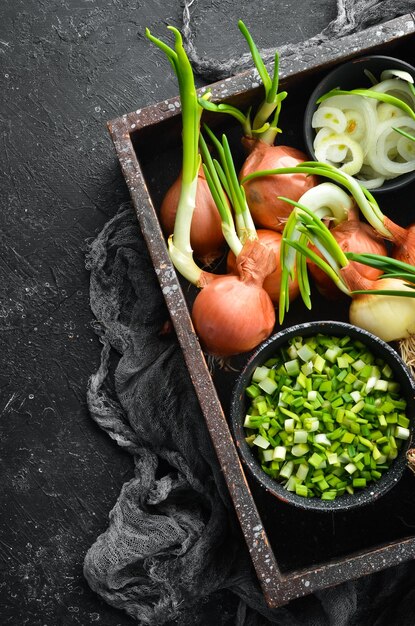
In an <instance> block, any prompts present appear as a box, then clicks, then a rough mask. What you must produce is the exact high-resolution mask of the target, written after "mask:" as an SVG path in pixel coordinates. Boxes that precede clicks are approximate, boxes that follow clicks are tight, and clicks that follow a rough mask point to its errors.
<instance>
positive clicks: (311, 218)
mask: <svg viewBox="0 0 415 626" xmlns="http://www.w3.org/2000/svg"><path fill="white" fill-rule="evenodd" d="M285 201H286V202H289V203H290V204H291V205H292V206H293V207H294V209H293V211H292V217H290V220H291V221H292V222H295V227H296V229H297V230H298V231H299V232H300V233H301V236H302V237H301V238H300V239H299V238H298V237H296V236H292V232H293V229H292V227H291V230H290V227H289V225H288V223H287V228H286V232H285V234H284V245H285V246H286V247H285V249H284V255H285V256H284V257H283V259H282V263H285V262H286V258H287V256H288V250H290V249H294V250H295V251H296V255H297V257H298V256H299V257H304V258H306V259H309V260H311V261H312V262H313V263H315V264H316V265H318V266H319V267H320V269H321V270H322V271H324V272H325V273H326V274H327V275H328V276H329V277H330V278H331V280H332V281H333V282H334V283H335V285H336V286H337V287H338V288H339V289H340V290H341V291H342V292H343V293H345V294H347V295H348V296H350V297H351V298H352V303H351V305H350V308H349V319H350V322H351V323H352V324H355V325H356V326H359V327H360V328H363V329H365V330H368V331H369V332H372V333H373V334H374V335H376V336H378V337H380V339H383V340H384V341H399V345H400V349H401V354H402V357H403V358H404V360H405V361H406V363H407V364H408V365H409V366H410V367H412V368H413V367H414V363H415V360H414V359H415V268H414V266H413V265H410V264H408V263H405V262H403V261H399V260H397V259H393V258H389V257H387V256H383V255H376V254H356V253H352V252H350V253H344V252H343V250H342V249H341V248H340V246H339V244H338V243H337V241H336V240H335V238H334V237H333V235H332V233H331V232H330V230H329V229H328V228H327V226H326V225H325V224H324V223H323V222H322V221H321V220H320V219H319V218H318V217H317V216H316V215H315V214H314V213H313V212H312V211H310V210H309V209H308V208H307V207H306V206H305V205H303V204H300V203H298V202H293V201H291V200H289V199H285ZM309 244H313V245H314V246H316V247H317V249H318V250H319V252H320V253H321V255H322V257H320V256H319V255H318V254H317V253H316V252H314V251H313V250H312V249H311V248H310V247H309ZM353 262H358V263H363V264H365V265H369V266H371V267H375V268H378V269H380V270H381V271H382V272H383V273H382V275H381V277H380V278H378V279H377V280H369V279H367V278H365V277H364V276H362V274H361V273H360V272H359V270H358V268H357V266H356V265H355V264H354V263H353ZM288 265H289V263H288ZM289 267H290V265H289ZM297 272H298V274H299V285H300V292H301V295H302V297H303V300H304V302H305V304H306V306H308V308H311V300H310V290H309V288H308V281H307V279H306V278H305V277H304V276H303V273H306V272H307V265H306V264H305V263H300V262H298V260H297ZM304 285H305V288H304V287H303V286H304ZM281 299H282V298H281ZM286 308H287V305H286V306H285V309H286ZM281 310H284V309H281ZM412 371H413V372H415V370H414V369H412Z"/></svg>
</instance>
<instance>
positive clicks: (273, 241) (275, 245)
mask: <svg viewBox="0 0 415 626" xmlns="http://www.w3.org/2000/svg"><path fill="white" fill-rule="evenodd" d="M257 235H258V240H259V242H260V243H261V244H262V245H264V246H266V247H267V248H269V249H270V250H272V251H273V252H274V254H275V257H276V260H277V267H276V268H275V270H274V271H273V272H272V273H271V274H269V275H268V276H267V277H266V278H265V280H264V284H263V288H264V289H265V291H266V292H267V294H268V295H269V297H270V298H271V300H272V302H273V303H274V304H278V302H279V299H280V287H281V272H282V268H281V264H280V249H281V242H282V235H281V234H280V233H277V232H276V231H274V230H263V229H259V230H257ZM227 269H228V272H229V273H233V274H235V273H236V271H237V270H236V258H235V255H234V253H233V252H232V251H230V252H229V254H228V259H227ZM337 291H338V290H337ZM299 292H300V289H299V287H298V282H297V279H295V280H290V282H289V296H290V302H292V301H293V300H294V299H295V298H296V297H297V296H298V294H299Z"/></svg>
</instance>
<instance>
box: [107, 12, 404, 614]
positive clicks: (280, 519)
mask: <svg viewBox="0 0 415 626" xmlns="http://www.w3.org/2000/svg"><path fill="white" fill-rule="evenodd" d="M414 51H415V23H414V19H413V17H412V16H411V15H407V16H404V17H401V18H398V19H395V20H392V21H390V22H387V23H384V24H382V25H378V26H375V27H373V28H370V29H368V30H366V31H364V32H361V33H358V34H355V35H352V36H349V37H346V38H344V39H342V40H341V42H340V43H338V42H336V43H331V44H330V43H325V44H322V45H321V46H320V48H319V50H318V52H317V53H315V55H314V56H310V55H308V56H307V57H306V58H303V59H302V61H301V63H300V62H294V63H293V62H291V63H288V62H285V63H284V59H282V60H281V84H282V85H283V88H284V89H286V90H287V91H288V93H289V101H288V100H287V103H288V102H289V105H288V104H286V103H284V106H285V108H284V107H283V113H282V115H281V117H280V126H281V127H282V128H283V129H284V134H283V141H284V143H286V144H288V145H292V146H295V147H298V148H300V149H303V148H304V144H303V139H302V130H301V121H302V117H303V112H304V108H305V105H306V103H307V100H308V97H309V94H310V93H311V91H312V89H313V87H314V86H315V84H316V82H317V81H318V80H319V79H320V78H321V76H322V75H324V74H325V73H326V72H327V71H328V69H329V67H331V66H333V65H335V64H337V63H339V62H343V61H344V60H346V59H349V58H352V57H355V56H361V55H362V54H365V53H369V52H370V53H382V54H389V55H391V56H396V57H399V58H403V59H405V60H407V61H409V62H411V63H414V62H415V52H414ZM255 85H256V81H255V77H254V73H253V72H252V71H250V72H245V73H243V74H239V75H237V76H235V77H233V78H230V79H227V80H223V81H220V82H218V83H215V84H214V85H212V86H211V89H212V98H213V100H215V101H221V100H226V102H231V103H233V104H236V105H237V106H238V107H241V108H246V107H247V106H248V105H249V104H251V103H256V102H257V101H258V100H259V99H260V98H261V90H260V89H259V88H258V87H257V86H255ZM220 118H221V119H220ZM229 119H230V118H228V117H227V118H226V119H225V120H224V119H223V118H222V116H217V115H216V116H212V117H209V116H208V122H209V124H210V125H211V126H212V127H213V129H214V130H215V131H221V130H224V129H226V132H227V135H228V137H229V138H230V142H231V147H232V151H233V153H234V155H236V159H237V161H238V160H239V163H241V162H242V158H243V154H242V149H241V147H240V136H241V132H240V129H239V128H238V127H237V126H236V125H232V123H230V122H229ZM108 126H109V130H110V133H111V136H112V139H113V141H114V144H115V148H116V151H117V154H118V158H119V160H120V164H121V167H122V170H123V173H124V176H125V179H126V182H127V185H128V187H129V190H130V194H131V198H132V201H133V203H134V206H135V209H136V212H137V217H138V220H139V223H140V226H141V229H142V232H143V234H144V237H145V239H146V242H147V245H148V249H149V252H150V255H151V258H152V262H153V265H154V268H155V271H156V274H157V277H158V280H159V282H160V286H161V289H162V291H163V294H164V297H165V299H166V303H167V306H168V309H169V312H170V315H171V319H172V321H173V323H174V326H175V330H176V333H177V336H178V339H179V342H180V345H181V347H182V350H183V354H184V358H185V361H186V364H187V367H188V370H189V374H190V376H191V379H192V382H193V385H194V388H195V390H196V393H197V396H198V399H199V402H200V405H201V408H202V411H203V414H204V417H205V419H206V424H207V427H208V429H209V432H210V435H211V438H212V441H213V444H214V447H215V450H216V453H217V456H218V459H219V463H220V465H221V467H222V470H223V475H224V477H225V480H226V483H227V486H228V488H229V492H230V495H231V498H232V501H233V503H234V506H235V510H236V514H237V516H238V519H239V522H240V525H241V528H242V531H243V534H244V537H245V540H246V543H247V545H248V549H249V552H250V555H251V558H252V562H253V564H254V567H255V570H256V573H257V576H258V579H259V582H260V584H261V587H262V589H263V593H264V596H265V599H266V602H267V604H268V605H269V606H270V607H276V606H279V605H281V604H284V603H286V602H288V601H289V600H291V599H293V598H296V597H300V596H303V595H306V594H308V593H311V592H313V591H315V590H317V589H322V588H325V587H328V586H331V585H336V584H338V583H341V582H343V581H346V580H350V579H353V578H358V577H360V576H363V575H365V574H369V573H373V572H375V571H378V570H382V569H385V568H387V567H390V566H393V565H396V564H398V563H401V562H403V561H408V560H410V559H412V558H414V557H415V537H414V528H415V506H414V497H413V496H414V495H415V491H414V488H415V484H414V482H413V478H412V476H411V475H410V472H409V471H408V472H407V474H406V475H405V476H404V478H403V479H402V480H401V481H400V483H399V485H397V486H396V487H395V488H394V489H393V490H392V491H391V492H390V493H389V494H387V495H386V496H384V497H383V498H382V499H381V500H379V501H378V502H377V503H375V504H373V505H371V506H366V507H363V508H362V509H361V510H357V511H354V512H347V513H335V514H327V513H317V512H309V513H307V512H304V511H300V510H298V509H295V508H293V507H291V506H289V505H287V504H284V503H281V502H280V501H278V500H276V499H275V498H274V497H273V496H272V495H271V494H269V493H268V492H266V491H265V490H263V489H262V488H261V487H260V486H259V485H258V484H256V482H253V480H252V479H251V478H250V477H249V476H245V473H244V469H243V467H242V465H241V463H240V460H239V456H238V452H237V450H236V447H235V445H234V442H233V439H232V436H231V433H230V430H229V427H228V423H227V419H226V415H227V412H228V403H229V399H230V394H231V390H232V386H233V382H234V379H235V377H236V375H237V373H235V372H229V371H228V372H226V371H223V370H220V369H213V373H211V372H210V371H209V368H208V367H207V364H206V361H205V358H204V355H203V353H202V351H201V349H200V345H199V342H198V339H197V337H196V335H195V333H194V330H193V326H192V322H191V319H190V315H189V306H190V305H191V302H192V300H193V298H194V295H195V292H194V290H193V289H192V288H190V289H189V287H188V286H187V285H186V284H185V283H184V282H183V281H181V279H179V278H178V277H177V275H176V272H175V270H174V268H173V266H172V264H171V261H170V258H169V255H168V253H167V248H166V245H165V240H164V237H163V234H162V232H161V230H160V225H159V221H158V217H157V208H158V207H159V206H160V202H161V199H162V197H163V195H164V193H165V192H166V190H167V189H168V187H169V185H170V183H171V182H173V180H174V179H175V178H176V176H177V174H178V172H179V169H180V154H181V152H180V133H181V119H180V108H179V101H178V98H173V99H171V100H166V101H164V102H161V103H158V104H156V105H154V106H150V107H148V108H145V109H142V110H140V109H139V110H137V111H135V112H132V113H129V114H127V115H123V116H122V117H120V118H117V119H115V120H112V121H111V122H109V125H108ZM280 141H281V139H280ZM239 163H237V165H238V164H239ZM161 171H162V172H163V177H162V179H163V187H161V186H160V185H159V175H158V173H159V172H161ZM411 197H412V198H415V186H413V187H412V189H410V188H406V189H405V190H404V192H402V193H401V194H400V195H399V194H393V195H392V196H388V197H386V196H385V197H383V196H382V199H381V205H382V208H383V210H384V211H385V212H386V213H387V212H388V211H390V213H391V214H392V211H393V216H394V219H395V220H396V221H398V222H400V223H402V224H403V225H407V224H409V223H410V222H413V221H415V207H414V205H413V204H412V207H411V206H410V205H409V200H408V199H409V198H411ZM397 207H398V208H399V210H397ZM405 209H406V210H405ZM184 294H186V296H185V295H184ZM309 319H343V320H346V319H347V308H346V306H345V304H344V303H341V302H339V303H336V304H335V305H332V304H331V303H330V304H329V305H327V303H325V302H323V301H321V300H319V298H318V297H317V296H315V297H314V298H313V309H312V311H311V312H308V311H306V310H305V308H304V307H303V305H302V304H301V303H297V304H295V306H294V307H293V310H292V311H290V314H289V316H288V318H287V325H292V324H293V323H298V322H300V321H307V320H309ZM245 359H246V355H245V357H240V358H239V359H235V362H234V363H233V364H234V365H236V367H239V366H240V365H241V364H242V363H243V362H244V360H245Z"/></svg>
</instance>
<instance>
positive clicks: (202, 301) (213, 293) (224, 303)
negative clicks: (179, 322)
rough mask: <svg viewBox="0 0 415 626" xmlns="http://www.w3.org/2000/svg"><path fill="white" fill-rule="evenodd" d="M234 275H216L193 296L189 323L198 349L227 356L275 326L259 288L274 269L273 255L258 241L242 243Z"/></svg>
mask: <svg viewBox="0 0 415 626" xmlns="http://www.w3.org/2000/svg"><path fill="white" fill-rule="evenodd" d="M236 264H237V272H238V274H237V275H235V274H227V275H225V276H220V277H218V278H217V279H216V280H214V281H212V282H211V283H209V284H208V285H207V286H206V287H204V288H203V289H202V290H201V291H200V293H199V294H198V295H197V297H196V299H195V302H194V304H193V309H192V320H193V324H194V327H195V331H196V333H197V335H198V336H199V339H200V341H201V344H202V346H203V347H204V349H206V350H207V352H209V353H210V354H212V355H214V356H220V357H228V356H232V355H234V354H238V353H240V352H247V351H249V350H252V349H253V348H255V347H256V346H257V345H258V344H259V343H261V341H263V340H264V339H266V338H267V337H269V335H270V334H271V332H272V330H273V328H274V324H275V311H274V306H273V304H272V301H271V298H270V297H269V295H268V294H267V292H266V291H265V290H264V289H263V287H262V285H263V282H264V279H265V277H266V276H268V275H269V274H270V273H271V272H273V271H274V269H275V255H274V254H273V253H272V251H271V250H269V249H268V248H266V247H265V246H263V245H261V244H260V243H259V242H258V241H248V242H246V243H245V245H244V247H243V249H242V252H241V253H240V254H239V255H238V257H237V259H236Z"/></svg>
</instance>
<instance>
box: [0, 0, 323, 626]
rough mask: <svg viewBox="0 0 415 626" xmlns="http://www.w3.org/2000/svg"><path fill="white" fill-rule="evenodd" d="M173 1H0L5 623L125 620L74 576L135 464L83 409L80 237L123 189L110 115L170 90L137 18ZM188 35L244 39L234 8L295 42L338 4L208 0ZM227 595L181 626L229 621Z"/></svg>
mask: <svg viewBox="0 0 415 626" xmlns="http://www.w3.org/2000/svg"><path fill="white" fill-rule="evenodd" d="M181 11H182V7H181V5H180V3H179V2H178V0H173V1H171V2H163V1H162V0H1V3H0V94H1V96H0V102H1V108H0V129H1V134H0V141H1V146H0V163H1V166H0V172H1V195H0V203H1V212H0V220H1V226H0V331H1V333H0V341H1V344H0V345H1V349H0V359H1V366H0V388H1V396H0V415H1V419H0V445H1V452H0V467H1V479H0V480H1V482H0V485H1V489H0V498H1V501H0V511H1V512H0V532H1V536H0V567H1V570H0V571H1V580H0V623H1V624H2V625H6V624H7V625H18V626H23V625H26V624H27V625H30V626H38V625H39V626H52V625H54V626H55V625H72V624H81V625H87V624H97V625H101V626H110V625H111V626H124V625H127V624H132V623H134V622H133V620H131V619H130V618H129V617H127V616H125V615H124V614H123V613H121V612H120V611H117V610H115V609H112V608H111V607H109V606H107V605H106V604H104V603H103V602H101V600H100V599H99V598H98V597H97V596H96V595H95V594H94V593H92V591H91V590H90V589H89V587H88V586H87V584H86V582H85V580H84V578H83V575H82V564H83V558H84V555H85V552H86V551H87V549H88V548H89V546H90V545H91V544H92V543H93V542H94V540H95V538H96V537H97V535H98V534H100V533H101V532H103V531H104V529H105V528H106V526H107V520H108V513H109V511H110V509H111V508H112V506H113V504H114V502H115V500H116V498H117V496H118V493H119V491H120V488H121V486H122V484H123V483H124V482H125V481H126V480H128V479H129V478H130V477H131V476H132V462H131V458H130V456H129V455H128V454H126V453H123V452H122V451H121V450H120V449H119V448H118V447H117V446H116V445H115V444H114V443H113V442H112V441H111V440H110V439H109V438H108V437H107V436H106V435H105V434H103V433H102V432H101V431H100V430H99V429H98V427H97V426H96V425H95V424H94V423H93V422H92V420H91V418H90V417H89V415H88V411H87V408H86V403H85V389H86V382H87V379H88V377H89V375H90V374H91V373H92V372H93V371H95V369H96V368H97V366H98V362H99V354H100V344H99V341H98V339H97V338H96V336H95V334H94V332H93V330H92V328H91V322H92V314H91V311H90V309H89V303H88V273H87V271H86V270H85V269H84V251H85V246H86V242H87V241H88V240H90V239H91V238H93V237H94V236H95V235H96V234H97V233H98V232H99V231H100V229H101V228H102V226H103V225H104V223H105V222H106V221H107V220H108V219H109V218H110V217H111V216H113V215H114V213H115V212H116V210H117V207H118V206H119V205H120V204H121V203H122V202H124V201H126V200H128V191H127V188H126V185H125V183H124V180H123V178H122V175H121V172H120V168H119V166H118V162H117V159H116V156H115V152H114V149H113V146H112V144H111V141H110V138H109V135H108V132H107V129H106V125H105V124H106V121H107V120H109V119H112V118H114V117H118V116H119V115H122V114H123V113H126V112H128V111H131V110H135V109H137V108H142V107H144V106H146V105H149V104H153V103H155V102H157V101H159V100H164V99H166V98H169V97H172V96H175V95H176V94H177V85H176V81H175V78H174V77H173V75H172V73H171V72H169V71H166V64H165V62H164V59H163V60H162V59H161V57H160V54H154V51H150V45H149V43H148V42H147V40H146V39H145V38H144V36H143V33H144V28H145V26H149V27H150V28H151V29H152V31H153V32H154V33H155V34H157V35H161V36H163V37H164V36H166V30H165V26H166V25H167V24H172V25H175V26H178V27H180V26H181V24H182V19H181ZM192 14H193V27H194V29H195V32H196V42H195V43H196V46H197V48H198V50H199V51H200V53H201V54H210V55H212V56H213V57H216V58H222V59H223V58H226V56H227V55H233V56H238V55H239V54H241V53H242V52H244V51H245V46H244V42H243V40H242V38H241V36H240V34H239V31H238V30H237V25H236V24H237V19H238V18H242V19H243V20H244V21H245V22H246V23H247V24H248V26H249V27H250V28H251V31H252V33H253V35H254V37H255V39H256V41H257V42H258V44H259V45H261V46H267V47H268V46H277V45H278V44H282V43H288V42H296V41H300V40H302V39H305V38H308V37H310V36H312V35H314V34H316V33H317V32H319V31H320V30H321V29H322V28H323V27H324V26H325V25H326V24H327V23H328V22H329V20H330V19H332V18H333V17H334V15H335V2H334V0H310V1H309V2H307V3H303V2H301V1H300V0H281V1H278V2H276V1H275V0H264V1H262V2H257V1H255V2H254V1H253V0H240V1H239V0H220V1H219V0H205V1H203V2H198V1H197V0H196V2H195V3H194V5H193V7H192ZM236 607H237V603H236V601H235V599H234V598H233V597H231V595H230V594H221V595H218V596H217V597H216V598H213V599H212V600H210V601H204V602H202V603H201V604H200V606H199V607H198V611H196V612H195V613H194V614H193V615H192V616H191V617H183V619H182V620H180V624H187V623H188V624H215V623H222V622H223V623H224V622H225V621H226V622H227V623H233V621H234V616H235V611H236Z"/></svg>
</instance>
